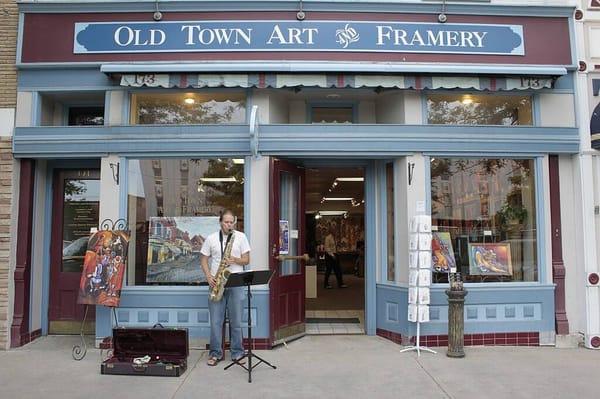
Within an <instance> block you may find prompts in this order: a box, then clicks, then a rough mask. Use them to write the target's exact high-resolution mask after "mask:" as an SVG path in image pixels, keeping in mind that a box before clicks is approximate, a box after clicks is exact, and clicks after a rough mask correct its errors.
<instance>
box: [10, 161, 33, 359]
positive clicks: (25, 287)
mask: <svg viewBox="0 0 600 399" xmlns="http://www.w3.org/2000/svg"><path fill="white" fill-rule="evenodd" d="M19 164H20V167H21V172H20V177H19V213H18V217H17V250H16V262H15V274H14V284H15V288H14V289H15V302H14V307H13V321H12V324H11V331H10V347H11V348H16V347H19V346H22V345H25V344H27V343H29V342H30V341H32V340H34V339H35V338H37V337H38V336H39V335H40V334H41V330H36V331H33V332H31V331H29V312H30V309H29V300H30V284H31V244H32V230H33V208H34V206H33V205H34V204H33V201H34V183H35V162H34V160H33V159H21V161H20V162H19Z"/></svg>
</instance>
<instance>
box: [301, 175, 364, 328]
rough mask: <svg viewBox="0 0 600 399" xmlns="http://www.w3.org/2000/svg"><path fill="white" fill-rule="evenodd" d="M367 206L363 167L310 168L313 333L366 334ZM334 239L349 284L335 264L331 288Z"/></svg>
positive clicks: (308, 234) (310, 308) (309, 296)
mask: <svg viewBox="0 0 600 399" xmlns="http://www.w3.org/2000/svg"><path fill="white" fill-rule="evenodd" d="M364 209H365V204H364V170H363V169H362V168H308V169H307V170H306V216H305V225H306V247H307V252H308V254H309V256H310V259H311V262H309V265H312V266H307V282H306V284H307V298H306V317H307V333H309V334H311V333H312V334H322V333H324V332H325V333H330V334H343V333H363V332H364V328H363V323H362V321H363V315H364V307H365V272H364V270H365V267H364V253H365V251H364V249H365V238H364V231H365V228H364V221H365V219H364ZM332 243H334V244H333V247H334V248H335V259H334V262H336V263H337V264H339V267H340V270H341V278H342V284H343V287H340V286H339V285H340V284H339V283H340V282H339V281H338V279H337V277H336V273H335V268H334V267H332V269H333V270H331V274H330V276H329V281H328V283H329V284H328V286H329V287H330V288H325V287H326V284H325V276H326V270H327V263H328V262H332V260H331V258H328V255H327V254H328V252H330V250H331V249H332ZM311 267H312V271H314V270H315V268H316V273H314V272H313V273H311V269H310V268H311ZM311 287H312V289H311ZM323 331H324V332H323Z"/></svg>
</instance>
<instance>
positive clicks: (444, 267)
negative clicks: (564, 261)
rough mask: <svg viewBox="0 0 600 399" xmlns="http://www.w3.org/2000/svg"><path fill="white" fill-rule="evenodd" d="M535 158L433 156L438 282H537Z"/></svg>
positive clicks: (434, 244) (435, 260) (433, 206)
mask: <svg viewBox="0 0 600 399" xmlns="http://www.w3.org/2000/svg"><path fill="white" fill-rule="evenodd" d="M534 164H535V162H534V160H533V159H500V158H478V159H474V158H438V157H435V158H431V215H432V227H433V242H432V256H433V263H434V265H433V268H434V273H433V277H434V281H435V282H447V281H448V272H449V271H450V270H452V269H453V268H456V270H457V271H458V272H460V273H462V275H463V277H464V280H465V281H467V282H481V283H486V282H522V281H538V264H537V245H538V243H537V223H536V196H535V193H536V190H535V183H536V182H535V167H534Z"/></svg>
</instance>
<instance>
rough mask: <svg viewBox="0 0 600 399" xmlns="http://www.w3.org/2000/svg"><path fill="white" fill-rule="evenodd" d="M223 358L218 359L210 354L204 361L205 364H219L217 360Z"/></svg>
mask: <svg viewBox="0 0 600 399" xmlns="http://www.w3.org/2000/svg"><path fill="white" fill-rule="evenodd" d="M221 360H223V359H222V358H221V359H219V358H217V357H214V356H211V357H209V358H208V360H207V361H206V364H207V365H209V366H216V365H217V364H219V362H220V361H221Z"/></svg>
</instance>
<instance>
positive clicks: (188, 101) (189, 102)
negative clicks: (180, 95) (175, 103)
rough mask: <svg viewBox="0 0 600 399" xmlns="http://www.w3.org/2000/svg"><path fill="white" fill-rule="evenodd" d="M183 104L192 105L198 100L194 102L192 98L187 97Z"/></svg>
mask: <svg viewBox="0 0 600 399" xmlns="http://www.w3.org/2000/svg"><path fill="white" fill-rule="evenodd" d="M183 102H184V103H186V104H187V105H192V104H195V103H196V100H194V99H193V98H192V97H186V98H184V99H183Z"/></svg>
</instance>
